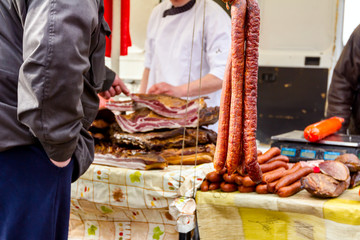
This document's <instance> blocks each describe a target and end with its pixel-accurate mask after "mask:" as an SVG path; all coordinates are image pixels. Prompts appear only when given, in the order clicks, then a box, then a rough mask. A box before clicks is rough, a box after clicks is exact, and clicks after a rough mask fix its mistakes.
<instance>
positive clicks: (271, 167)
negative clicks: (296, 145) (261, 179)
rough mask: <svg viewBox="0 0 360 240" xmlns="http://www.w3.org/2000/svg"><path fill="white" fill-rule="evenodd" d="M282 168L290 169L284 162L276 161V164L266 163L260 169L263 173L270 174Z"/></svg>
mask: <svg viewBox="0 0 360 240" xmlns="http://www.w3.org/2000/svg"><path fill="white" fill-rule="evenodd" d="M280 167H283V168H285V169H288V168H289V166H288V165H287V163H286V162H283V161H274V162H269V163H264V164H261V165H260V169H261V171H262V172H263V173H266V172H270V171H272V170H275V169H277V168H280Z"/></svg>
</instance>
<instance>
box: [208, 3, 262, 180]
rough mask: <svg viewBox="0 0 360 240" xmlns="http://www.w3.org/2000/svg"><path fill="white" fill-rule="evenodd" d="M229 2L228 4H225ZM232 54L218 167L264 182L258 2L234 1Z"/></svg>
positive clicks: (223, 102) (222, 111) (221, 119)
mask: <svg viewBox="0 0 360 240" xmlns="http://www.w3.org/2000/svg"><path fill="white" fill-rule="evenodd" d="M225 2H228V1H225ZM231 2H232V5H231V25H232V26H231V39H232V43H231V54H230V56H229V58H228V62H227V68H226V70H225V77H224V81H223V89H222V96H221V103H220V116H219V129H218V135H219V137H218V140H217V144H216V152H215V158H214V167H215V169H216V171H218V172H220V171H222V170H223V168H224V167H226V169H227V173H228V174H233V173H234V172H236V171H237V172H238V173H239V174H241V175H244V174H245V173H247V174H248V175H249V177H250V178H251V179H252V181H253V182H255V183H259V182H261V180H262V172H261V169H260V167H259V164H258V161H257V147H256V126H257V108H256V104H257V75H258V45H259V29H260V9H259V6H258V3H257V0H233V1H231Z"/></svg>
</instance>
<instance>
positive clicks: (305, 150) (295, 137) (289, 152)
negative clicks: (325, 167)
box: [271, 130, 360, 162]
mask: <svg viewBox="0 0 360 240" xmlns="http://www.w3.org/2000/svg"><path fill="white" fill-rule="evenodd" d="M271 147H278V148H280V149H281V154H282V155H285V156H288V157H289V159H290V162H298V161H306V160H314V159H323V160H334V159H335V158H336V157H338V156H339V155H341V154H344V153H353V154H355V155H356V156H358V157H360V136H359V135H345V134H332V135H330V136H328V137H326V138H324V139H322V140H321V141H318V142H316V143H313V142H309V141H308V140H306V139H305V138H304V131H299V130H294V131H291V132H288V133H284V134H280V135H276V136H272V137H271Z"/></svg>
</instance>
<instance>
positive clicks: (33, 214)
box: [0, 145, 74, 240]
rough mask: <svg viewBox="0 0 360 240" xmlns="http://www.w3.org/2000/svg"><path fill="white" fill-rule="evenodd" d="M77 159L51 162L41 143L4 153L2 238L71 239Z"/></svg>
mask: <svg viewBox="0 0 360 240" xmlns="http://www.w3.org/2000/svg"><path fill="white" fill-rule="evenodd" d="M73 161H74V160H72V161H71V162H70V164H69V165H68V166H66V167H65V168H59V167H56V166H55V165H54V164H52V163H51V161H50V159H49V158H48V157H47V155H46V153H45V151H44V150H43V148H42V147H41V146H39V145H31V146H21V147H16V148H12V149H10V150H7V151H4V152H0V239H1V240H63V239H67V238H68V228H69V214H70V192H71V175H72V171H73Z"/></svg>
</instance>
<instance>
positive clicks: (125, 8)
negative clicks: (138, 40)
mask: <svg viewBox="0 0 360 240" xmlns="http://www.w3.org/2000/svg"><path fill="white" fill-rule="evenodd" d="M129 26H130V0H121V35H120V36H121V46H120V55H121V56H126V55H127V54H128V47H130V46H131V37H130V27H129Z"/></svg>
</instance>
